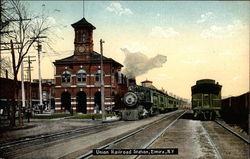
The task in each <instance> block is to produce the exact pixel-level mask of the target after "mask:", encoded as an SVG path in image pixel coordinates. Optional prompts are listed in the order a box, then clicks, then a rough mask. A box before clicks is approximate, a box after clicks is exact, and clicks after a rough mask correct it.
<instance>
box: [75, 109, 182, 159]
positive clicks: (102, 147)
mask: <svg viewBox="0 0 250 159" xmlns="http://www.w3.org/2000/svg"><path fill="white" fill-rule="evenodd" d="M177 113H179V112H172V113H171V114H169V116H165V117H164V118H161V119H159V120H156V121H154V122H152V123H150V124H147V125H146V126H144V127H142V128H140V129H138V130H136V131H133V132H131V133H129V134H128V135H126V136H123V137H121V138H119V139H117V140H115V141H112V142H110V143H108V144H106V145H103V146H101V147H98V148H97V149H105V148H107V147H109V146H111V145H113V144H117V143H119V142H122V141H123V140H125V139H127V138H129V137H131V136H133V135H135V134H137V133H139V132H141V131H143V130H144V129H146V128H148V127H150V126H152V125H154V124H156V123H159V122H161V121H162V120H164V119H167V118H169V117H171V116H173V115H176V114H177ZM184 113H186V111H185V112H183V113H182V115H183V114H184ZM182 115H181V116H182ZM178 118H180V116H179V117H178ZM176 120H177V119H176ZM176 120H175V121H176ZM175 121H174V122H175ZM174 122H171V123H170V125H169V126H168V127H167V128H169V127H170V126H171V125H172V124H174ZM167 128H165V129H164V130H166V129H167ZM162 133H164V132H163V131H162ZM159 134H160V133H159ZM159 134H158V135H157V137H155V138H154V141H155V140H156V139H158V138H159V137H160V136H161V135H159ZM150 143H153V140H151V141H150V142H149V144H148V145H150ZM92 156H93V151H89V152H87V153H85V154H83V155H81V156H79V157H77V158H76V159H88V158H90V157H92Z"/></svg>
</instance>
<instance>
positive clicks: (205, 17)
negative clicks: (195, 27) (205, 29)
mask: <svg viewBox="0 0 250 159" xmlns="http://www.w3.org/2000/svg"><path fill="white" fill-rule="evenodd" d="M213 17H214V14H213V13H212V12H207V13H205V14H202V15H201V16H200V19H198V20H197V21H196V23H197V24H200V23H204V22H206V21H207V20H209V19H212V18H213Z"/></svg>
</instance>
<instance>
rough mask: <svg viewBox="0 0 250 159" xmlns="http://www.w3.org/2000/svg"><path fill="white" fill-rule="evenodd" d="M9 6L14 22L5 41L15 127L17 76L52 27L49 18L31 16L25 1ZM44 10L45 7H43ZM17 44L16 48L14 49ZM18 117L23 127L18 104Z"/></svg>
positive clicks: (11, 3)
mask: <svg viewBox="0 0 250 159" xmlns="http://www.w3.org/2000/svg"><path fill="white" fill-rule="evenodd" d="M7 2H8V3H7V6H8V7H9V8H10V9H9V10H8V11H7V14H6V17H7V18H8V19H9V20H10V21H12V23H10V24H9V28H8V29H9V30H11V32H8V33H7V36H6V37H5V39H7V40H10V45H11V47H10V48H11V56H12V68H13V70H12V71H13V76H14V82H13V85H12V90H13V92H15V93H13V97H12V104H11V106H10V110H9V111H10V126H15V125H16V124H15V114H16V105H17V104H16V102H15V99H17V98H18V93H19V87H18V80H17V76H18V73H19V70H20V66H21V64H22V62H23V59H24V57H25V56H26V55H27V54H28V52H29V51H30V49H31V47H32V45H33V44H34V42H36V41H37V39H38V38H39V36H41V35H46V34H49V33H50V29H51V27H52V26H49V23H48V16H45V15H44V11H43V12H42V15H39V16H34V15H32V14H30V12H29V10H28V7H27V5H26V3H25V2H24V1H20V0H11V1H7ZM43 9H44V7H43ZM14 44H15V47H14ZM18 110H19V111H18V116H19V125H23V122H22V115H23V112H22V106H21V105H20V104H18Z"/></svg>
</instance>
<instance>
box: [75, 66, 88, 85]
mask: <svg viewBox="0 0 250 159" xmlns="http://www.w3.org/2000/svg"><path fill="white" fill-rule="evenodd" d="M76 77H77V82H81V83H85V82H86V81H87V72H86V71H85V70H84V69H80V70H79V71H77V74H76Z"/></svg>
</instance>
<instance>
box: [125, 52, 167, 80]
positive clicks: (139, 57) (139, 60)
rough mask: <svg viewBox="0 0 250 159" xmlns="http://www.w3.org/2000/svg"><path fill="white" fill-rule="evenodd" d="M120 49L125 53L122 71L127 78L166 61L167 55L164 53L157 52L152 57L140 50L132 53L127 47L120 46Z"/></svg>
mask: <svg viewBox="0 0 250 159" xmlns="http://www.w3.org/2000/svg"><path fill="white" fill-rule="evenodd" d="M121 50H122V51H123V52H124V54H125V60H124V65H125V69H124V71H123V73H124V74H125V75H126V76H127V77H129V78H134V77H136V76H139V75H142V74H144V73H147V72H148V71H149V70H151V69H153V68H158V67H162V64H164V63H165V62H166V61H167V56H164V55H159V54H158V55H156V56H155V57H153V58H148V57H147V56H146V55H144V54H142V53H141V52H134V53H132V52H130V51H129V50H128V49H127V48H121Z"/></svg>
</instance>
